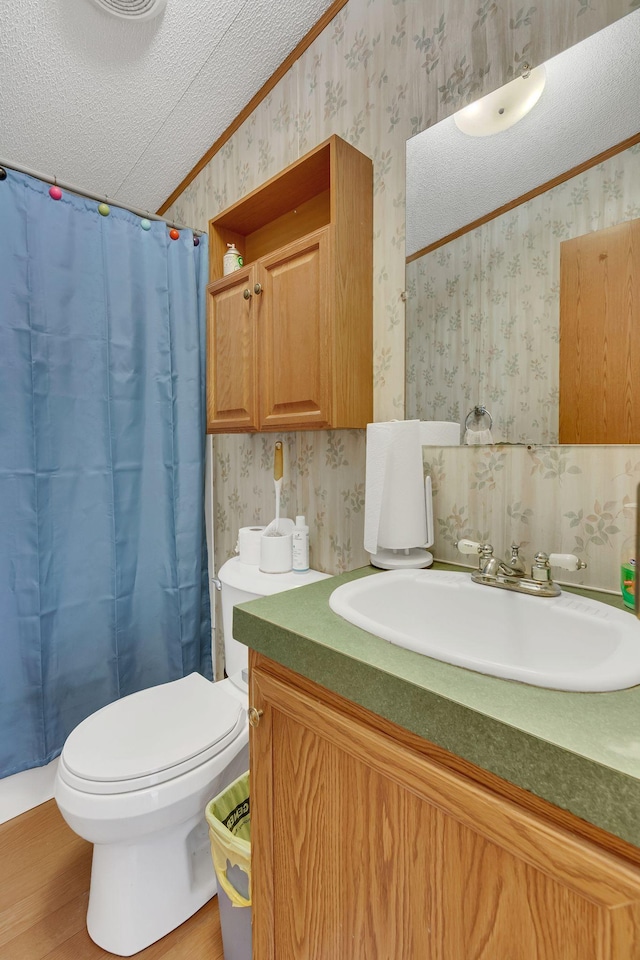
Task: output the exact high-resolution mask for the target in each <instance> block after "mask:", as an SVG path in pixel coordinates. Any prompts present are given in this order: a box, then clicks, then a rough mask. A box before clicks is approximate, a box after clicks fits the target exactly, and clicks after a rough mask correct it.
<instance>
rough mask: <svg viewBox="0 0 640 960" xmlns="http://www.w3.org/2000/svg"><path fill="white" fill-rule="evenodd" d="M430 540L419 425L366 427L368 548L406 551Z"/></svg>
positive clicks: (394, 423)
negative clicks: (428, 536) (428, 537)
mask: <svg viewBox="0 0 640 960" xmlns="http://www.w3.org/2000/svg"><path fill="white" fill-rule="evenodd" d="M426 541H427V520H426V507H425V489H424V471H423V466H422V443H421V436H420V421H419V420H392V421H389V422H388V423H370V424H368V425H367V458H366V489H365V517H364V548H365V550H366V551H367V552H368V553H372V554H373V553H376V552H377V551H378V550H379V549H380V548H388V549H392V550H405V549H407V548H411V547H420V546H424V544H425V543H426Z"/></svg>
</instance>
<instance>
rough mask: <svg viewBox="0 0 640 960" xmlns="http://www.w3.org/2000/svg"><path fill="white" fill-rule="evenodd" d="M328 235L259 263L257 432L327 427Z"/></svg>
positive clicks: (325, 231)
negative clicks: (258, 429) (258, 411)
mask: <svg viewBox="0 0 640 960" xmlns="http://www.w3.org/2000/svg"><path fill="white" fill-rule="evenodd" d="M328 244H329V230H328V228H327V229H322V230H318V231H316V232H315V233H312V234H310V235H309V236H307V237H305V238H304V239H303V240H298V241H296V242H294V243H290V244H287V246H285V247H282V248H281V249H280V250H278V252H277V253H274V254H271V255H270V256H268V257H264V258H263V259H261V260H260V261H259V264H258V268H259V281H260V283H261V285H262V293H261V294H260V296H259V298H258V299H257V305H258V327H259V333H258V337H259V344H260V359H259V365H260V400H259V405H260V428H261V429H263V430H278V429H290V428H293V429H302V430H304V429H305V428H308V427H316V428H318V427H326V426H329V425H330V424H331V413H332V411H331V393H330V372H331V367H332V359H331V342H332V341H331V303H332V299H331V285H330V278H329V257H328Z"/></svg>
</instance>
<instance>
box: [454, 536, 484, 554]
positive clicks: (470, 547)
mask: <svg viewBox="0 0 640 960" xmlns="http://www.w3.org/2000/svg"><path fill="white" fill-rule="evenodd" d="M455 545H456V547H457V548H458V550H459V551H460V553H478V554H479V553H480V552H481V550H482V547H483V544H481V543H478V542H477V541H476V540H466V539H465V538H463V539H462V540H458V541H456V544H455Z"/></svg>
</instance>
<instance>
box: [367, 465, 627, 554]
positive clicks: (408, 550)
mask: <svg viewBox="0 0 640 960" xmlns="http://www.w3.org/2000/svg"><path fill="white" fill-rule="evenodd" d="M424 499H425V506H426V520H427V542H426V543H425V545H424V546H422V547H397V548H396V549H391V548H390V547H381V548H380V549H379V550H377V551H376V553H371V554H369V563H370V564H371V565H372V566H373V567H379V568H380V570H420V569H423V568H424V567H430V566H431V564H432V563H433V554H432V553H429V550H428V549H427V547H432V546H433V542H434V536H433V494H432V488H431V477H430V476H428V475H427V476H426V477H425V480H424ZM639 512H640V511H639Z"/></svg>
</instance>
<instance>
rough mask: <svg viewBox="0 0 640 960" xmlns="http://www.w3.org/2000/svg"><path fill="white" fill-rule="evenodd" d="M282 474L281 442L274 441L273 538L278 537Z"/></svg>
mask: <svg viewBox="0 0 640 960" xmlns="http://www.w3.org/2000/svg"><path fill="white" fill-rule="evenodd" d="M283 473H284V470H283V467H282V440H277V441H276V448H275V453H274V456H273V485H274V487H275V490H276V518H275V521H274V524H275V525H274V530H273V532H274V534H275V536H277V537H278V536H280V531H279V529H278V525H279V523H280V491H281V490H282V475H283Z"/></svg>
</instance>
